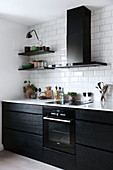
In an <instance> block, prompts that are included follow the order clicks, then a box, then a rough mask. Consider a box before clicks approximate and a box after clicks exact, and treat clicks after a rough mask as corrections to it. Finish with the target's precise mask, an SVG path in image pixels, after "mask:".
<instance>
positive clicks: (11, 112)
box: [2, 102, 43, 161]
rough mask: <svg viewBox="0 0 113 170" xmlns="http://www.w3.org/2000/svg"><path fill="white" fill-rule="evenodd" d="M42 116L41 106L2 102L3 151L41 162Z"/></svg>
mask: <svg viewBox="0 0 113 170" xmlns="http://www.w3.org/2000/svg"><path fill="white" fill-rule="evenodd" d="M42 114H43V108H42V106H38V105H31V104H16V103H7V102H3V103H2V120H3V121H2V122H3V123H2V132H3V133H2V143H3V145H4V149H6V150H9V151H12V152H15V153H18V154H21V155H24V156H28V157H30V158H33V159H36V160H40V161H42V160H43V158H42V154H43V152H42V148H43V125H42V122H43V121H42Z"/></svg>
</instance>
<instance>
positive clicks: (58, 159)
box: [43, 148, 75, 170]
mask: <svg viewBox="0 0 113 170" xmlns="http://www.w3.org/2000/svg"><path fill="white" fill-rule="evenodd" d="M43 159H44V162H45V163H49V164H51V165H54V166H57V167H59V168H63V169H65V170H75V155H71V154H67V153H64V152H59V151H56V150H53V149H48V148H43Z"/></svg>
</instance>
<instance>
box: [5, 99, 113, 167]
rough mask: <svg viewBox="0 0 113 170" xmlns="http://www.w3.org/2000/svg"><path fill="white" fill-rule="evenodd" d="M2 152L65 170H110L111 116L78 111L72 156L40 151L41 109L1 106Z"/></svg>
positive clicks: (112, 164) (112, 161)
mask: <svg viewBox="0 0 113 170" xmlns="http://www.w3.org/2000/svg"><path fill="white" fill-rule="evenodd" d="M2 110H3V111H2V118H3V121H2V132H3V133H2V143H3V145H4V149H6V150H9V151H12V152H15V153H18V154H21V155H24V156H28V157H30V158H33V159H36V160H40V161H43V162H45V163H48V164H51V165H54V166H57V167H59V168H62V169H65V170H113V112H107V111H106V112H105V111H96V110H87V109H77V110H76V113H75V114H76V120H75V122H76V123H75V124H76V126H75V145H76V149H75V155H73V154H67V153H65V152H60V151H57V150H53V149H48V148H46V147H43V107H42V106H39V105H30V104H28V105H27V104H16V103H8V102H3V103H2Z"/></svg>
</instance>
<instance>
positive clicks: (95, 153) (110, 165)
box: [76, 144, 113, 170]
mask: <svg viewBox="0 0 113 170" xmlns="http://www.w3.org/2000/svg"><path fill="white" fill-rule="evenodd" d="M76 154H77V157H76V170H113V153H111V152H106V151H103V150H99V149H95V148H90V147H87V146H82V145H78V144H77V145H76Z"/></svg>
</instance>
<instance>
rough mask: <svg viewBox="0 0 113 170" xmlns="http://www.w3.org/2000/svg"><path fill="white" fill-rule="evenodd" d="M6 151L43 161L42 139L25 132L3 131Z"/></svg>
mask: <svg viewBox="0 0 113 170" xmlns="http://www.w3.org/2000/svg"><path fill="white" fill-rule="evenodd" d="M3 134H4V135H3V144H4V149H6V150H10V151H13V152H16V153H19V154H22V155H24V156H28V157H31V158H34V159H38V160H42V145H43V144H42V141H43V139H42V137H41V136H38V135H33V134H29V133H24V132H18V131H14V130H9V129H3Z"/></svg>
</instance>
